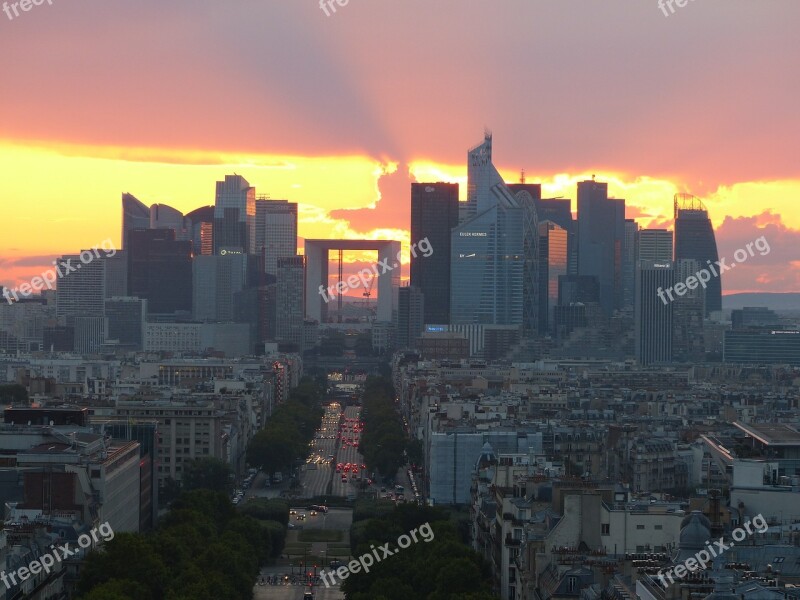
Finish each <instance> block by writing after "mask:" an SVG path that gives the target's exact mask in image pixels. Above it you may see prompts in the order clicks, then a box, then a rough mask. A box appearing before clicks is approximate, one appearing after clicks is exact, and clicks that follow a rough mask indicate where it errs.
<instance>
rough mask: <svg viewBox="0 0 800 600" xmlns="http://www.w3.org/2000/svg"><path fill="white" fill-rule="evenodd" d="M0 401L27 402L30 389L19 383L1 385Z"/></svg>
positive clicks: (9, 402)
mask: <svg viewBox="0 0 800 600" xmlns="http://www.w3.org/2000/svg"><path fill="white" fill-rule="evenodd" d="M0 402H2V403H3V404H27V403H28V390H27V388H26V387H25V386H24V385H20V384H18V383H9V384H5V385H0Z"/></svg>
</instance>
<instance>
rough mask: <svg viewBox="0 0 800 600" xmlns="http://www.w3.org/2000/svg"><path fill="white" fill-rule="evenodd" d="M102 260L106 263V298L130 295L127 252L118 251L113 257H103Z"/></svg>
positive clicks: (101, 256)
mask: <svg viewBox="0 0 800 600" xmlns="http://www.w3.org/2000/svg"><path fill="white" fill-rule="evenodd" d="M100 260H102V261H103V262H104V263H106V296H105V297H106V298H113V297H114V296H125V295H127V293H128V254H127V252H126V251H125V250H117V251H116V252H114V255H113V256H103V254H102V253H101V254H100Z"/></svg>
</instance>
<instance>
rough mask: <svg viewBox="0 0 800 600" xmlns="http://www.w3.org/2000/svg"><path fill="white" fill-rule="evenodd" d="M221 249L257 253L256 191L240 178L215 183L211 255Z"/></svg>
mask: <svg viewBox="0 0 800 600" xmlns="http://www.w3.org/2000/svg"><path fill="white" fill-rule="evenodd" d="M222 248H241V249H242V250H243V251H244V252H245V253H247V254H255V253H256V188H254V187H251V186H250V184H249V183H247V180H246V179H245V178H244V177H242V176H241V175H225V181H218V182H217V194H216V201H215V203H214V254H219V251H220V249H222Z"/></svg>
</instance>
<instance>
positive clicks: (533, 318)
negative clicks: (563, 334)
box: [514, 190, 540, 338]
mask: <svg viewBox="0 0 800 600" xmlns="http://www.w3.org/2000/svg"><path fill="white" fill-rule="evenodd" d="M514 196H515V197H516V199H517V202H518V203H519V205H520V208H521V209H522V256H523V265H522V334H523V336H524V337H528V338H530V337H533V336H534V335H536V334H538V333H539V308H540V307H539V217H538V214H537V212H536V201H535V200H534V198H533V197H532V196H531V194H530V192H528V191H527V190H520V191H518V192H517V193H516V194H514Z"/></svg>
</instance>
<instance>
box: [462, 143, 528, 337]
mask: <svg viewBox="0 0 800 600" xmlns="http://www.w3.org/2000/svg"><path fill="white" fill-rule="evenodd" d="M491 156H492V136H491V134H490V133H488V132H487V134H486V135H485V137H484V141H483V143H482V144H480V145H478V146H476V147H475V148H473V149H471V150H470V151H469V153H468V188H467V206H466V207H465V211H464V213H463V214H464V216H465V217H466V218H465V219H464V220H463V221H462V222H461V223H460V224H459V225H458V226H457V227H456V228H454V229H453V232H452V238H451V239H452V241H451V254H450V256H451V284H450V310H451V322H452V323H454V324H490V325H519V326H523V327H524V328H525V329H530V330H535V329H536V328H537V326H538V320H537V318H536V313H537V312H538V303H537V301H536V299H537V298H538V285H537V280H538V264H537V263H536V259H537V256H536V251H537V246H538V224H537V220H536V208H535V205H534V201H533V199H532V198H531V196H530V194H529V193H527V192H521V193H520V196H519V197H518V196H516V195H515V194H513V193H512V191H511V190H510V189H509V188H508V186H506V184H505V182H504V181H503V179H502V177H501V176H500V174H499V173H498V172H497V169H495V167H494V165H493V164H492V160H491ZM526 269H527V270H528V271H530V272H529V273H527V274H526ZM526 286H527V287H529V288H530V289H528V290H527V293H526ZM526 300H527V301H528V306H527V307H526V306H525V304H526ZM526 315H527V316H526Z"/></svg>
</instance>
